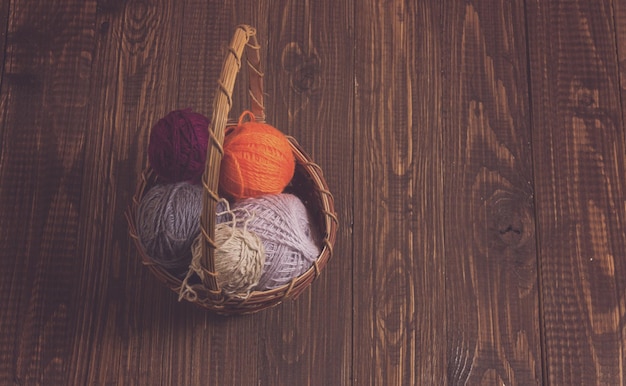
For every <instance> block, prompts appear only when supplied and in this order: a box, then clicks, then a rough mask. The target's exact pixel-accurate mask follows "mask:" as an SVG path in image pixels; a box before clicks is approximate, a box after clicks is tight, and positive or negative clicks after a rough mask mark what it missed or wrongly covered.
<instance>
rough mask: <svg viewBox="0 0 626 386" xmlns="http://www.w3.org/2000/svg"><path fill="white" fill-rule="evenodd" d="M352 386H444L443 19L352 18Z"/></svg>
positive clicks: (395, 10)
mask: <svg viewBox="0 0 626 386" xmlns="http://www.w3.org/2000/svg"><path fill="white" fill-rule="evenodd" d="M355 23H356V24H355V31H356V35H355V39H356V52H357V55H358V56H357V57H356V58H355V74H356V99H355V103H356V107H355V113H356V119H355V124H356V131H355V191H354V213H355V218H354V267H353V270H354V289H355V290H354V327H353V328H354V342H355V348H354V360H353V368H354V370H353V371H354V384H357V385H371V384H379V385H399V384H433V385H434V384H441V382H442V380H443V379H445V367H446V362H445V347H446V332H445V328H446V327H445V326H446V318H445V311H446V310H445V303H444V302H442V300H443V299H444V298H445V280H444V274H445V272H444V268H445V264H444V259H443V258H444V254H443V211H444V208H443V206H442V204H443V203H442V201H441V200H440V197H441V196H442V195H443V186H442V180H443V170H442V166H443V165H442V162H441V160H442V154H441V152H442V142H441V139H442V137H441V114H442V112H443V110H444V107H443V104H442V102H443V101H442V98H441V96H442V83H441V80H442V78H441V75H440V71H441V67H440V60H439V58H440V55H442V51H441V50H442V46H441V35H440V32H439V30H438V28H437V26H438V25H439V23H440V14H439V7H438V6H436V5H435V3H432V2H419V3H417V4H415V3H413V2H402V1H391V2H385V3H383V2H378V1H365V2H361V3H359V6H357V7H356V16H355Z"/></svg>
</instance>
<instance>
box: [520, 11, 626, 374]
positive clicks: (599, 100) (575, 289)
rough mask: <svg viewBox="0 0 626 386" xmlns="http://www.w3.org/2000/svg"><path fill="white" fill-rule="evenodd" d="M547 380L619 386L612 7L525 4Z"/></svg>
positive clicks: (618, 167) (619, 164) (621, 149)
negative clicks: (526, 9) (526, 7)
mask: <svg viewBox="0 0 626 386" xmlns="http://www.w3.org/2000/svg"><path fill="white" fill-rule="evenodd" d="M528 21H529V25H528V26H529V47H530V59H531V62H530V70H531V85H532V101H533V104H532V115H533V132H532V134H533V158H534V164H535V165H536V167H535V187H536V206H537V213H538V216H537V223H538V224H537V225H538V226H537V229H538V234H539V235H540V238H539V244H538V249H539V256H540V263H541V264H540V274H541V281H540V286H541V300H542V301H541V307H542V308H541V313H542V315H543V325H544V333H543V335H544V336H543V346H544V360H545V368H546V373H545V374H544V377H545V379H546V381H547V382H549V383H550V384H555V385H557V384H574V383H576V384H585V385H607V384H622V383H624V351H623V350H624V348H623V342H624V340H623V339H624V337H623V332H622V329H623V321H624V304H625V303H624V300H625V295H624V290H625V288H624V279H623V277H624V273H626V271H625V267H624V259H625V258H626V255H625V254H626V252H625V251H626V236H625V234H624V229H625V228H624V223H625V221H626V207H625V206H624V202H626V196H625V194H626V193H625V192H626V184H625V182H624V175H625V174H624V172H625V170H624V166H625V164H626V163H625V154H626V142H625V141H624V127H623V117H622V111H621V109H622V106H621V105H620V84H619V81H620V79H619V73H618V58H617V56H616V41H615V34H616V29H615V25H614V14H613V9H612V3H611V2H608V1H599V2H593V3H591V2H586V1H575V0H564V1H550V2H538V1H531V2H529V3H528Z"/></svg>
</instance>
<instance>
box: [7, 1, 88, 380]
mask: <svg viewBox="0 0 626 386" xmlns="http://www.w3.org/2000/svg"><path fill="white" fill-rule="evenodd" d="M6 4H7V3H6V2H4V3H3V6H2V7H0V9H2V11H3V12H6V11H7V10H8V8H7V7H6ZM93 5H94V4H93V3H92V2H84V1H64V2H58V1H50V2H45V3H36V4H33V3H32V2H28V1H13V2H12V4H11V7H10V11H11V13H10V14H9V15H7V14H6V13H5V14H3V15H2V16H1V17H0V18H1V19H2V20H8V27H7V36H6V46H4V44H3V47H5V49H6V51H5V53H4V58H5V62H4V72H3V76H2V90H1V97H0V98H1V99H0V106H1V109H2V113H1V116H2V126H1V127H2V128H1V129H0V134H1V136H0V138H2V140H1V144H2V145H1V150H0V203H1V204H0V205H1V207H0V212H1V213H2V215H1V216H0V229H2V232H1V236H0V251H1V252H0V254H1V258H0V275H1V276H0V299H2V301H1V303H2V305H3V307H2V308H3V310H2V312H1V313H0V336H1V337H2V338H1V339H2V340H1V343H0V383H1V384H13V383H16V384H39V383H41V382H43V381H45V382H49V383H50V384H66V383H67V378H68V377H67V375H68V374H67V372H66V371H65V369H66V359H67V357H68V353H69V351H70V346H68V345H67V344H66V343H65V342H66V341H67V340H68V339H71V336H72V329H71V324H72V321H73V315H74V314H75V313H77V312H78V310H77V309H76V308H74V305H73V304H72V303H71V301H70V299H71V298H72V294H73V293H74V292H75V291H76V288H77V286H76V278H77V276H78V273H79V270H78V267H79V265H80V263H81V260H80V258H81V256H80V255H78V254H77V253H76V252H75V251H76V248H77V233H78V226H79V221H80V216H79V206H80V199H81V195H82V192H83V191H82V187H83V184H82V170H83V162H84V156H85V145H84V144H85V136H86V130H85V122H86V119H85V118H86V116H85V108H86V106H87V104H88V94H89V85H90V77H89V71H90V66H91V62H92V48H93V39H94V31H93V27H92V25H93V24H92V21H93V18H94V7H93ZM7 16H8V17H7ZM5 26H7V24H5Z"/></svg>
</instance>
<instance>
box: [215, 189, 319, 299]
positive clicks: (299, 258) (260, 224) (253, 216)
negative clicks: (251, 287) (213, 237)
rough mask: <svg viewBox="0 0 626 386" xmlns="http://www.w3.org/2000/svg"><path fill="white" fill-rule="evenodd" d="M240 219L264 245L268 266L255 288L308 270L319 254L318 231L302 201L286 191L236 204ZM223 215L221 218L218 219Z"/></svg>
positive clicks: (270, 285)
mask: <svg viewBox="0 0 626 386" xmlns="http://www.w3.org/2000/svg"><path fill="white" fill-rule="evenodd" d="M233 212H234V213H236V216H237V221H238V222H240V221H246V222H247V224H246V228H247V229H248V230H249V231H250V232H253V233H255V234H256V235H257V236H258V237H259V238H260V239H261V242H262V243H263V246H264V247H265V265H264V267H263V273H262V274H261V278H260V279H259V283H258V285H257V287H256V289H258V290H268V289H273V288H276V287H279V286H281V285H284V284H287V283H289V282H290V281H291V280H292V279H294V278H296V277H298V276H300V275H301V274H303V273H304V272H306V271H307V270H308V269H309V268H310V267H311V266H312V265H313V263H314V262H315V261H316V260H317V258H318V256H319V254H320V247H319V242H318V239H319V237H318V234H317V232H316V231H315V230H314V228H313V227H312V224H311V221H310V218H309V215H308V212H307V209H306V207H305V206H304V204H303V203H302V201H301V200H300V199H299V198H298V197H296V196H294V195H293V194H288V193H283V194H276V195H264V196H261V197H257V198H248V199H244V200H241V201H238V202H236V203H235V204H234V205H233ZM221 219H222V217H218V222H219V221H221Z"/></svg>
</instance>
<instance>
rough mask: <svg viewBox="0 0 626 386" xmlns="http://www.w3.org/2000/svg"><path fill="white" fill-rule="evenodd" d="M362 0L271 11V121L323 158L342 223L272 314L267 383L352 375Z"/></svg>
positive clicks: (290, 2) (267, 321)
mask: <svg viewBox="0 0 626 386" xmlns="http://www.w3.org/2000/svg"><path fill="white" fill-rule="evenodd" d="M353 3H354V2H353V1H351V0H339V1H310V2H309V1H307V2H302V1H299V0H282V1H269V2H268V7H267V8H266V10H265V12H264V13H265V14H266V15H267V19H266V20H267V26H266V33H265V35H264V36H263V37H262V38H263V41H265V42H266V47H267V51H265V53H264V60H265V63H266V71H265V74H266V78H265V88H266V92H267V97H266V99H265V100H266V103H267V107H268V111H267V113H268V114H267V119H268V122H270V123H272V124H274V125H275V126H276V127H278V128H279V129H280V130H282V131H283V132H286V133H288V134H289V135H291V136H293V137H295V138H296V139H297V140H298V142H299V143H300V144H301V145H302V147H303V148H304V149H305V150H306V151H307V153H308V154H310V155H311V157H312V158H313V160H314V161H315V162H317V163H318V164H319V165H320V167H321V168H322V170H323V171H324V175H325V177H326V179H327V182H328V184H329V186H330V190H331V192H332V193H333V194H334V196H335V203H336V209H337V212H338V216H339V218H340V224H339V233H338V235H337V242H336V247H335V250H334V257H333V259H332V260H331V261H330V262H329V264H328V265H327V267H326V270H325V271H324V272H323V274H322V276H321V277H320V278H319V279H318V280H317V281H315V282H314V283H313V284H312V285H311V288H309V289H308V290H307V291H306V292H305V293H304V294H303V295H302V296H301V297H300V298H298V299H297V300H296V301H295V302H289V303H286V304H284V305H282V306H280V307H278V308H276V309H272V310H268V312H267V313H265V315H263V317H264V319H263V324H262V326H263V327H264V328H265V330H266V331H265V334H264V335H265V339H264V346H265V347H261V348H262V352H260V353H259V357H260V360H261V366H260V368H259V373H260V374H259V376H260V377H259V380H258V382H259V383H260V384H267V385H281V384H285V385H345V384H349V383H350V376H351V372H350V366H351V362H352V349H353V347H352V276H351V268H352V261H351V260H352V254H351V253H352V250H351V247H352V245H351V236H352V234H351V230H350V224H351V222H352V202H353V162H354V158H353V132H354V125H353V108H354V86H353V85H354V83H353V81H354V70H353V63H354V58H353V51H352V47H353V45H354V40H353V34H352V26H353ZM261 33H263V31H262V30H261Z"/></svg>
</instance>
